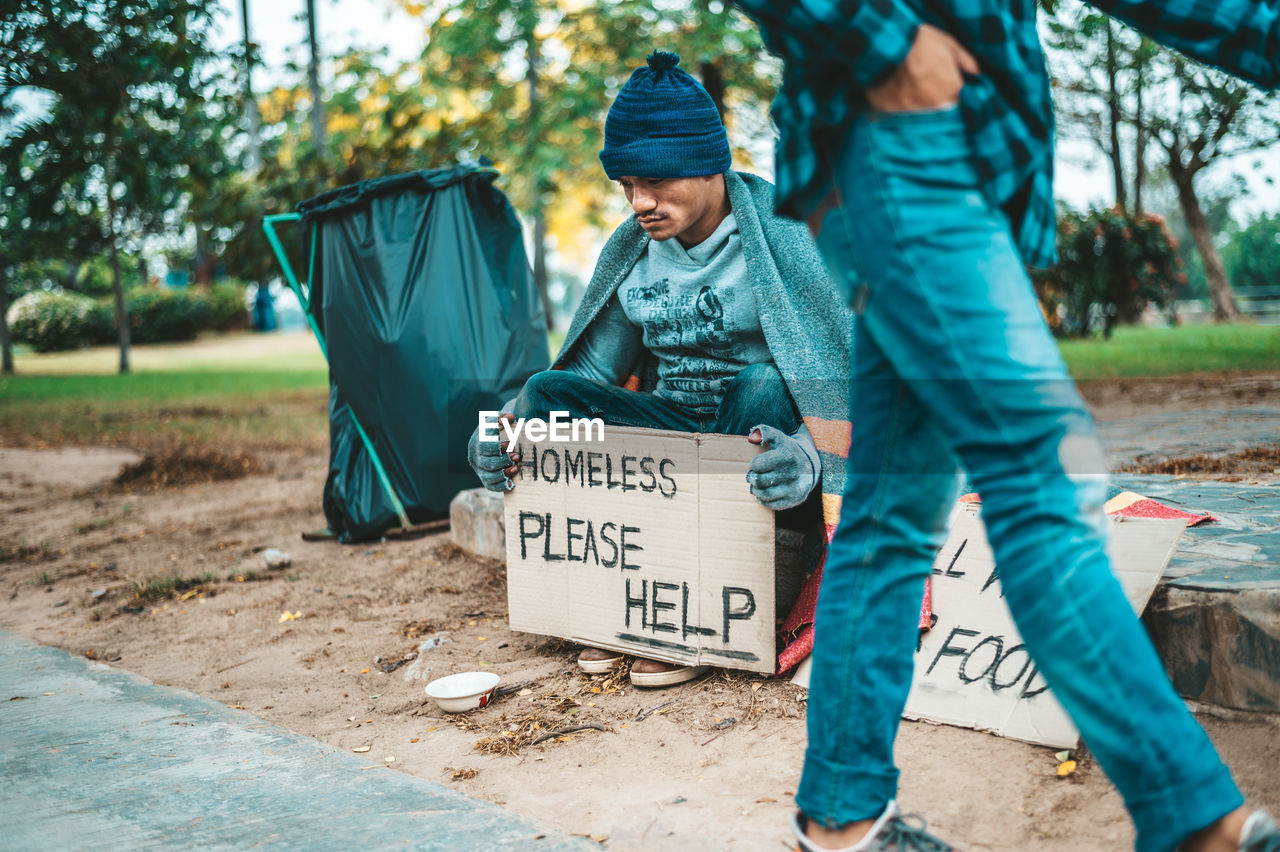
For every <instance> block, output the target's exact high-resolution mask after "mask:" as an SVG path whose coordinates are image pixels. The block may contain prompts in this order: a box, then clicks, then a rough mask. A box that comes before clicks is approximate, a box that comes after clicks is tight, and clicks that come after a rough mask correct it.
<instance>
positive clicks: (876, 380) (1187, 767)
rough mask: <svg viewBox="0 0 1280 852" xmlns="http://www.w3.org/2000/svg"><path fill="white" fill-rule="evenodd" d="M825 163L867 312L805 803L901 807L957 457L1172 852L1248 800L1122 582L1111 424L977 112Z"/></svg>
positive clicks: (1149, 830)
mask: <svg viewBox="0 0 1280 852" xmlns="http://www.w3.org/2000/svg"><path fill="white" fill-rule="evenodd" d="M827 155H828V158H829V159H828V162H827V169H828V172H829V173H830V176H831V179H832V183H833V185H834V187H835V188H836V193H837V195H836V197H835V199H834V200H835V201H836V206H834V207H833V208H831V209H829V210H828V211H827V212H825V214H823V216H822V218H821V220H820V221H819V222H817V223H816V225H817V227H818V235H817V238H818V244H819V246H820V247H821V249H822V251H823V254H824V256H825V257H826V259H827V261H828V265H829V266H830V267H831V271H832V274H833V276H834V277H835V278H836V280H837V281H838V282H840V283H841V284H842V285H843V286H845V288H846V290H847V292H848V293H849V294H850V295H851V297H852V298H853V300H854V304H855V308H857V309H858V310H859V312H860V313H861V320H860V322H859V325H858V334H857V335H856V336H855V340H854V354H853V365H852V376H853V381H852V388H853V397H852V406H853V411H852V415H851V417H850V419H851V420H852V422H853V435H852V444H851V448H850V452H849V463H848V478H847V479H846V489H845V494H844V503H843V508H842V510H841V517H840V524H839V527H838V529H837V531H836V533H835V538H834V540H833V541H832V544H831V548H830V551H829V553H828V556H827V564H826V570H825V574H824V577H823V582H822V589H821V594H820V596H819V602H818V608H817V616H816V636H815V642H814V649H813V674H812V680H811V686H810V694H809V711H808V729H809V745H808V750H807V751H806V754H805V764H804V774H803V777H802V779H801V782H800V788H799V791H798V793H797V796H796V800H797V803H798V804H799V806H800V808H801V810H803V811H804V813H805V814H806V815H808V816H809V817H810V818H811V819H815V820H817V821H818V822H820V823H822V824H826V825H829V826H834V825H839V824H843V823H847V822H852V821H855V820H861V819H870V818H873V817H875V816H877V815H878V814H879V813H880V812H881V811H882V810H883V808H884V805H885V803H886V801H887V800H889V799H891V798H894V797H895V794H896V788H897V779H898V770H897V769H896V767H895V766H894V760H893V742H894V737H895V735H896V733H897V730H898V722H899V719H900V718H901V715H902V710H903V707H904V705H905V703H906V699H907V692H908V690H909V688H910V686H911V678H912V670H913V661H912V655H913V653H914V651H915V648H916V642H917V621H918V616H919V606H920V596H921V592H922V590H923V585H924V581H925V578H926V577H927V576H928V575H929V572H930V570H931V567H932V562H933V559H934V556H935V554H936V552H937V550H938V548H939V547H940V546H941V544H942V542H943V539H944V537H945V534H946V528H945V527H946V519H947V516H948V511H949V509H950V507H951V505H952V503H953V501H954V499H955V497H956V496H957V495H956V491H957V485H956V483H957V477H956V471H957V466H958V467H960V468H963V470H964V472H965V473H966V474H967V475H968V477H969V480H970V483H971V484H972V486H973V487H974V488H975V489H976V490H977V491H978V492H979V493H980V494H981V496H982V516H983V520H984V522H985V523H986V526H987V532H988V537H989V538H990V540H991V544H992V546H993V549H994V552H995V557H996V564H997V568H998V570H999V572H1000V579H1001V583H1002V585H1003V589H1004V594H1005V599H1006V601H1007V602H1008V605H1009V609H1010V612H1011V613H1012V615H1013V617H1014V621H1015V623H1016V624H1017V626H1018V630H1019V632H1020V633H1021V634H1022V638H1023V641H1024V642H1025V643H1026V646H1027V648H1028V650H1029V651H1030V652H1031V655H1032V657H1033V658H1034V660H1035V662H1036V665H1037V666H1038V667H1039V669H1040V671H1041V673H1042V674H1043V676H1044V678H1045V680H1046V681H1047V682H1048V684H1049V686H1050V687H1051V689H1052V690H1053V694H1054V695H1055V696H1056V697H1057V698H1058V700H1059V701H1060V702H1061V703H1062V704H1063V706H1064V707H1065V708H1066V710H1067V712H1068V713H1069V714H1070V715H1071V717H1072V719H1073V720H1074V721H1075V723H1076V725H1077V726H1078V727H1079V729H1080V731H1081V734H1082V736H1083V739H1084V741H1085V743H1086V744H1087V745H1088V746H1089V748H1090V750H1091V751H1092V752H1093V754H1094V755H1095V757H1096V758H1097V760H1098V762H1099V764H1100V765H1101V766H1102V768H1103V770H1104V771H1105V772H1106V773H1107V775H1108V777H1110V779H1111V780H1112V782H1113V783H1114V784H1115V785H1116V787H1117V788H1118V789H1119V791H1120V793H1121V795H1122V796H1123V797H1124V801H1125V804H1126V806H1127V807H1128V809H1129V812H1130V814H1131V815H1132V817H1133V820H1134V823H1135V825H1136V827H1137V848H1138V849H1139V850H1142V852H1168V851H1169V850H1172V849H1174V848H1175V847H1176V846H1177V845H1178V844H1179V842H1181V840H1182V839H1183V838H1185V837H1186V836H1187V835H1188V834H1190V833H1191V832H1193V831H1195V830H1197V829H1200V828H1203V827H1204V826H1206V825H1208V824H1210V823H1211V822H1213V821H1214V820H1216V819H1217V818H1219V817H1221V816H1223V815H1224V814H1226V813H1228V812H1229V811H1231V810H1233V809H1234V808H1236V807H1238V806H1239V805H1240V804H1241V803H1242V797H1241V795H1240V793H1239V791H1238V790H1237V789H1236V786H1235V784H1234V783H1233V782H1232V780H1231V776H1230V773H1229V772H1228V771H1227V768H1226V767H1225V766H1224V765H1223V764H1222V761H1221V760H1220V759H1219V757H1218V755H1217V753H1216V752H1215V751H1214V748H1213V745H1212V744H1211V743H1210V741H1209V739H1208V737H1207V736H1206V734H1205V733H1204V731H1203V730H1202V729H1201V727H1200V726H1199V725H1198V724H1197V723H1196V721H1195V719H1194V718H1193V717H1192V716H1191V714H1190V713H1189V712H1188V711H1187V709H1186V707H1185V705H1184V704H1183V702H1182V700H1181V699H1180V698H1179V697H1178V696H1177V694H1176V693H1175V692H1174V691H1173V688H1172V686H1171V685H1170V684H1169V680H1168V678H1167V677H1166V675H1165V673H1164V670H1163V668H1162V666H1161V663H1160V659H1159V657H1158V656H1157V655H1156V653H1155V650H1154V648H1153V647H1152V645H1151V642H1150V640H1149V638H1148V636H1147V634H1146V631H1145V630H1144V629H1143V627H1142V624H1141V622H1140V621H1139V620H1138V619H1137V618H1136V617H1135V616H1134V613H1133V610H1132V608H1131V607H1130V605H1129V604H1128V602H1127V601H1126V600H1125V597H1124V594H1123V593H1122V591H1121V589H1120V585H1119V583H1118V582H1117V581H1116V580H1115V579H1114V577H1113V576H1112V574H1111V570H1110V565H1109V562H1108V559H1107V556H1106V553H1105V550H1104V546H1105V536H1106V518H1105V516H1104V514H1103V510H1102V505H1103V502H1104V499H1105V477H1104V476H1103V474H1104V473H1105V468H1104V462H1103V455H1102V451H1101V449H1100V446H1099V443H1098V439H1097V436H1096V433H1095V430H1094V426H1093V421H1092V418H1091V417H1090V415H1089V413H1088V410H1087V409H1086V407H1085V405H1084V403H1083V401H1082V400H1081V398H1080V396H1079V394H1078V393H1077V391H1076V389H1075V386H1074V384H1073V383H1072V381H1071V379H1070V377H1069V375H1068V373H1067V369H1066V366H1065V364H1064V363H1063V361H1062V358H1061V356H1060V355H1059V352H1058V348H1057V346H1056V345H1055V343H1054V341H1053V338H1052V336H1051V335H1050V333H1049V330H1048V328H1047V327H1046V325H1045V323H1044V321H1043V318H1042V316H1041V314H1040V311H1039V307H1038V304H1037V302H1036V298H1035V295H1034V292H1033V290H1032V287H1031V283H1030V281H1029V280H1028V277H1027V274H1026V272H1025V270H1024V268H1023V265H1022V262H1021V260H1020V259H1019V256H1018V253H1017V251H1016V249H1015V247H1014V243H1013V239H1012V237H1011V235H1010V230H1009V223H1008V220H1007V219H1006V218H1005V216H1004V215H1003V214H1002V213H1001V212H1000V211H999V210H996V209H993V208H991V207H990V206H989V205H988V204H987V202H986V201H985V200H984V198H983V196H982V194H981V193H980V192H979V191H978V184H977V177H976V174H975V171H974V167H973V160H974V158H973V152H972V148H971V145H970V142H969V134H968V133H967V131H966V128H965V123H964V119H963V117H962V115H961V113H960V111H959V110H958V109H954V108H952V109H943V110H938V111H930V112H918V113H893V114H887V113H882V114H872V115H868V116H865V117H863V118H860V119H858V120H857V121H856V123H855V124H854V125H853V126H852V127H851V128H850V130H849V132H848V133H847V135H846V137H845V138H844V139H843V140H842V142H841V143H840V144H839V145H838V146H837V147H835V148H833V149H832V150H830V151H828V152H827ZM935 603H937V604H938V605H941V604H940V603H938V602H935ZM1027 700H1035V699H1034V698H1031V699H1027Z"/></svg>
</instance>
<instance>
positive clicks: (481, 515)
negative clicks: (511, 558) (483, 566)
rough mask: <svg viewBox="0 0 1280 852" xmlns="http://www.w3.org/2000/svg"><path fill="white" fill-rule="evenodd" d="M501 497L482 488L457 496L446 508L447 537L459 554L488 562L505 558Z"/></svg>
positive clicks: (505, 546) (460, 493)
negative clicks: (448, 536) (486, 558)
mask: <svg viewBox="0 0 1280 852" xmlns="http://www.w3.org/2000/svg"><path fill="white" fill-rule="evenodd" d="M502 511H503V506H502V495H501V494H499V493H497V492H496V491H489V490H487V489H485V488H473V489H471V490H469V491H462V492H459V493H458V496H457V497H454V498H453V502H451V503H450V504H449V525H450V535H451V536H452V537H453V543H454V544H456V545H457V546H458V547H460V548H462V549H463V550H466V551H469V552H471V553H474V554H476V555H477V556H485V557H488V558H489V559H501V560H504V561H505V560H506V558H507V526H506V522H505V520H504V518H503V514H502Z"/></svg>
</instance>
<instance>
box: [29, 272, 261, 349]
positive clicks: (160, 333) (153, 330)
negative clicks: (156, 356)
mask: <svg viewBox="0 0 1280 852" xmlns="http://www.w3.org/2000/svg"><path fill="white" fill-rule="evenodd" d="M244 292H245V291H244V285H243V284H241V283H239V282H230V283H226V284H215V285H213V286H212V287H210V288H209V289H208V290H207V291H202V290H156V289H151V288H148V287H139V288H136V289H134V290H130V291H129V292H128V293H127V294H126V295H125V303H126V305H127V307H128V310H129V337H130V340H131V341H132V342H133V343H175V342H178V341H183V340H195V338H196V335H198V334H199V333H200V332H202V331H229V330H231V329H237V328H244V327H245V326H247V325H248V323H249V312H248V310H246V308H245V302H244V299H245V296H244ZM8 316H9V330H10V332H11V333H12V334H13V339H14V340H16V341H18V342H19V343H25V344H27V345H29V346H31V347H32V348H34V349H35V350H36V351H37V352H56V351H59V350H63V349H75V348H77V347H80V346H103V345H108V344H112V343H115V342H116V310H115V300H114V299H112V298H110V297H108V298H105V299H96V300H95V299H91V298H89V297H88V296H83V295H81V294H79V293H69V292H62V291H59V290H35V291H32V292H30V293H28V294H27V295H25V296H23V297H22V298H20V299H18V300H17V301H15V302H14V303H13V305H12V307H11V308H10V309H9V315H8Z"/></svg>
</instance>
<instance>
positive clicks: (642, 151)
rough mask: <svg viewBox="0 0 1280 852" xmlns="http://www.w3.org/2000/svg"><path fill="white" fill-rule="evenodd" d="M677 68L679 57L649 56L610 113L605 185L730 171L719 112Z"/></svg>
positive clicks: (662, 52) (604, 158)
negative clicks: (625, 179) (620, 180)
mask: <svg viewBox="0 0 1280 852" xmlns="http://www.w3.org/2000/svg"><path fill="white" fill-rule="evenodd" d="M679 64H680V56H679V54H676V53H672V52H671V51H667V50H655V51H654V52H653V53H650V54H649V58H648V63H647V64H646V65H645V66H643V67H641V68H637V69H636V70H635V71H633V72H632V73H631V78H630V79H628V80H627V84H626V85H625V86H623V87H622V91H621V92H619V93H618V97H617V99H616V100H614V102H613V106H611V107H610V108H609V116H608V118H606V119H605V123H604V150H603V151H601V152H600V162H601V164H602V165H603V166H604V171H605V174H607V175H608V176H609V179H610V180H616V179H617V178H620V177H623V176H631V177H649V178H681V177H698V176H701V175H717V174H722V173H724V172H726V171H728V170H729V166H730V165H731V163H732V158H731V156H730V154H729V139H728V136H727V135H726V134H725V130H724V123H723V122H721V121H720V113H719V111H718V110H717V109H716V105H715V103H714V102H713V101H712V100H711V96H710V95H709V94H707V90H706V89H704V88H702V84H701V83H699V82H698V81H697V80H695V79H693V77H690V76H689V75H688V74H687V73H686V72H685V71H684V70H683V69H681V68H680V67H678V66H679Z"/></svg>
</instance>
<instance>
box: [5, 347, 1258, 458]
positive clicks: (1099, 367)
mask: <svg viewBox="0 0 1280 852" xmlns="http://www.w3.org/2000/svg"><path fill="white" fill-rule="evenodd" d="M562 341H563V333H559V334H554V333H553V335H552V340H551V343H552V349H553V350H554V349H556V348H558V347H559V345H560V344H561V343H562ZM1062 351H1063V354H1064V356H1065V357H1066V359H1067V363H1068V364H1069V365H1070V367H1071V371H1072V374H1073V375H1074V376H1075V377H1076V378H1077V379H1079V380H1096V379H1110V378H1143V377H1150V378H1154V377H1160V376H1174V375H1185V374H1193V373H1202V374H1203V373H1223V372H1260V371H1276V372H1280V328H1277V327H1270V328H1268V327H1265V326H1252V325H1236V326H1184V327H1181V328H1167V329H1155V328H1120V329H1117V331H1116V333H1115V336H1114V337H1113V339H1111V340H1109V341H1105V340H1100V339H1098V340H1077V341H1066V342H1064V343H1063V344H1062ZM132 356H133V370H134V371H133V372H132V373H131V374H129V375H127V376H119V375H116V366H117V359H118V354H117V352H116V350H115V349H114V348H111V347H99V348H95V349H84V350H80V351H77V352H63V353H55V354H48V355H38V354H34V353H23V354H19V355H18V356H17V359H16V369H17V373H18V375H16V376H13V377H10V378H4V379H0V444H5V445H9V446H40V445H42V444H58V443H63V442H68V443H82V444H111V445H124V446H134V447H139V448H143V449H150V448H158V447H167V446H171V445H173V444H175V443H192V444H209V445H221V446H227V447H236V448H250V449H251V448H312V449H318V448H323V447H324V445H325V443H326V441H327V435H328V409H327V399H328V369H327V367H326V365H325V361H324V358H323V356H322V355H321V354H320V348H319V347H318V346H317V345H316V343H315V341H314V339H312V337H311V336H310V334H270V335H257V334H251V333H236V334H227V335H210V336H206V337H205V338H202V339H201V340H199V341H196V342H195V343H183V344H171V345H155V346H138V347H134V349H133V353H132Z"/></svg>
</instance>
